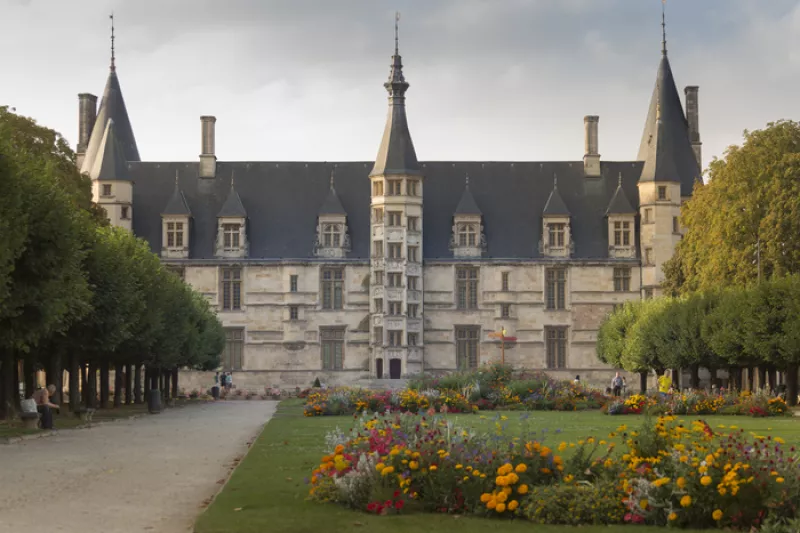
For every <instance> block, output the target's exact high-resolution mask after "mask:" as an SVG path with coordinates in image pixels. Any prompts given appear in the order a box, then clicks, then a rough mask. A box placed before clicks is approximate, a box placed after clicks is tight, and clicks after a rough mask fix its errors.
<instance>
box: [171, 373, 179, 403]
mask: <svg viewBox="0 0 800 533" xmlns="http://www.w3.org/2000/svg"><path fill="white" fill-rule="evenodd" d="M172 397H173V398H177V397H178V369H177V368H173V369H172Z"/></svg>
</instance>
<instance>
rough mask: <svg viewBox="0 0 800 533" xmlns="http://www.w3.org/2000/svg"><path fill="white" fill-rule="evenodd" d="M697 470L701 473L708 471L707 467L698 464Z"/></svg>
mask: <svg viewBox="0 0 800 533" xmlns="http://www.w3.org/2000/svg"><path fill="white" fill-rule="evenodd" d="M697 471H698V472H700V473H701V474H705V473H706V472H708V467H707V466H703V465H700V466H698V467H697Z"/></svg>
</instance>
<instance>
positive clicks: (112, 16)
mask: <svg viewBox="0 0 800 533" xmlns="http://www.w3.org/2000/svg"><path fill="white" fill-rule="evenodd" d="M108 18H110V19H111V72H114V71H115V70H117V64H116V58H115V57H114V12H113V11H112V12H111V15H109V16H108Z"/></svg>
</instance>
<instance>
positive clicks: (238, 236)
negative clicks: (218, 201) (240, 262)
mask: <svg viewBox="0 0 800 533" xmlns="http://www.w3.org/2000/svg"><path fill="white" fill-rule="evenodd" d="M247 252H248V242H247V211H246V210H245V208H244V204H242V199H241V198H240V197H239V193H238V192H236V188H235V187H234V185H233V178H231V190H230V192H229V193H228V198H227V199H226V200H225V203H224V204H222V209H220V211H219V213H218V214H217V245H216V256H217V257H230V258H240V257H247Z"/></svg>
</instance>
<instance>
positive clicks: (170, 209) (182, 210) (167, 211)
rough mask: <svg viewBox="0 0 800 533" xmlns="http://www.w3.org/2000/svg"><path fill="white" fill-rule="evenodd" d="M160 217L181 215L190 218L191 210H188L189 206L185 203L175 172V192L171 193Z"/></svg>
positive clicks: (176, 172)
mask: <svg viewBox="0 0 800 533" xmlns="http://www.w3.org/2000/svg"><path fill="white" fill-rule="evenodd" d="M161 214H162V215H173V216H177V215H182V216H192V210H191V209H189V204H188V203H187V202H186V197H185V196H184V195H183V191H182V190H181V189H180V187H179V185H178V171H177V170H175V190H174V191H173V192H172V197H171V198H170V199H169V202H167V207H165V208H164V212H163V213H161Z"/></svg>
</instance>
